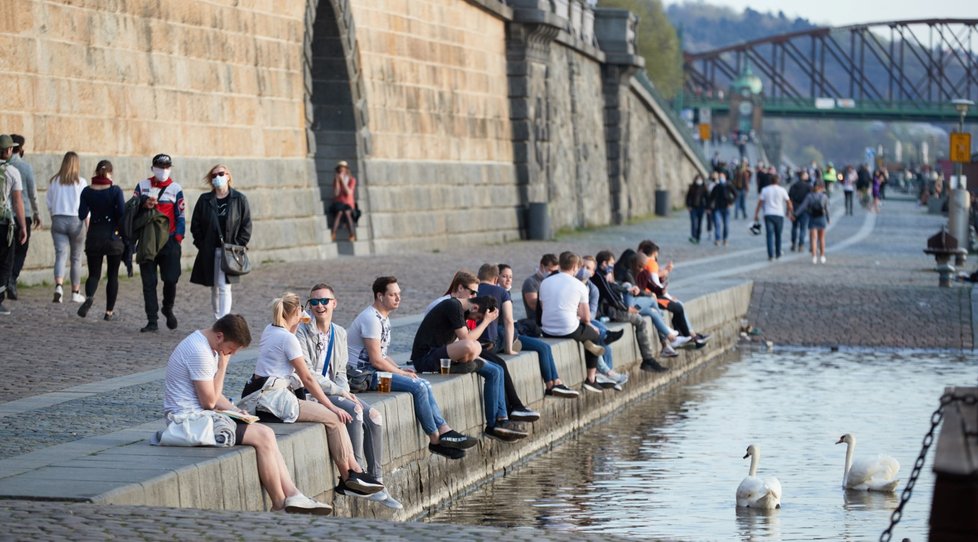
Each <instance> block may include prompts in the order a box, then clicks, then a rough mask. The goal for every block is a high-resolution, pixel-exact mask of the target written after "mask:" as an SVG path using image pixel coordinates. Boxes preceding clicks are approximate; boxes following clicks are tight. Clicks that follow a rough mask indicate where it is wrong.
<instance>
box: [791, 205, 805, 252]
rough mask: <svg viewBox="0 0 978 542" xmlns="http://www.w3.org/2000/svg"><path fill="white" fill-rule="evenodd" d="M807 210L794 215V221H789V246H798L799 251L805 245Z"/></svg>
mask: <svg viewBox="0 0 978 542" xmlns="http://www.w3.org/2000/svg"><path fill="white" fill-rule="evenodd" d="M808 218H809V215H808V211H805V212H804V213H802V214H800V215H795V221H794V222H792V223H791V246H793V247H794V246H796V247H798V250H799V251H800V250H801V249H802V248H804V247H805V237H807V236H808Z"/></svg>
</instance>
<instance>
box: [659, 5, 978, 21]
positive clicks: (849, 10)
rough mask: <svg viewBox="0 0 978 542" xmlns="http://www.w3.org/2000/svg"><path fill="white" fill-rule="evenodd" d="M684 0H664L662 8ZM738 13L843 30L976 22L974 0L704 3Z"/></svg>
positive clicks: (977, 13) (976, 11)
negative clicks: (898, 24)
mask: <svg viewBox="0 0 978 542" xmlns="http://www.w3.org/2000/svg"><path fill="white" fill-rule="evenodd" d="M684 1H686V0H680V1H678V2H677V1H676V0H665V2H664V3H665V4H666V5H669V4H676V3H683V2H684ZM706 3H709V4H715V5H720V6H727V7H730V8H732V9H734V10H735V11H737V12H741V11H743V10H744V9H745V8H747V7H750V8H752V9H754V10H755V11H760V12H766V11H770V12H773V13H777V12H778V11H784V14H785V16H786V17H790V18H795V17H804V18H806V19H809V20H811V21H812V22H813V23H815V24H828V25H831V26H842V25H847V24H854V23H870V22H877V21H899V20H905V19H978V1H976V0H926V1H925V0H863V1H860V0H817V1H812V0H706Z"/></svg>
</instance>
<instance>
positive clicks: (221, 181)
mask: <svg viewBox="0 0 978 542" xmlns="http://www.w3.org/2000/svg"><path fill="white" fill-rule="evenodd" d="M211 184H212V185H214V188H224V187H225V186H227V184H228V178H227V176H226V175H218V176H217V177H214V178H213V179H211Z"/></svg>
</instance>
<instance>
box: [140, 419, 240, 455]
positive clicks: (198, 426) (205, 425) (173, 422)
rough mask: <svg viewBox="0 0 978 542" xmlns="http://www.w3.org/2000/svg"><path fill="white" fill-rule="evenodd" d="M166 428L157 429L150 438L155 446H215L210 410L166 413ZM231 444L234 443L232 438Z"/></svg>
mask: <svg viewBox="0 0 978 542" xmlns="http://www.w3.org/2000/svg"><path fill="white" fill-rule="evenodd" d="M166 419H167V425H166V429H164V430H162V431H157V432H156V434H155V435H154V436H153V438H152V439H150V442H151V443H152V444H154V445H156V446H217V440H216V439H215V438H214V420H213V419H212V418H211V416H210V412H208V411H206V410H205V411H202V412H194V413H192V414H187V415H174V414H167V416H166ZM231 444H232V445H233V444H234V442H233V439H232V443H231Z"/></svg>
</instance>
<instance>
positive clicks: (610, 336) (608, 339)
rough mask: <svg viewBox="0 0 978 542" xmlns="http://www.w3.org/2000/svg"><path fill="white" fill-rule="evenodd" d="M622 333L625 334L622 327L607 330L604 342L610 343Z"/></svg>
mask: <svg viewBox="0 0 978 542" xmlns="http://www.w3.org/2000/svg"><path fill="white" fill-rule="evenodd" d="M623 335H625V330H624V329H620V330H618V331H609V332H608V334H607V335H605V339H604V343H605V344H611V343H613V342H615V341H617V340H618V339H620V338H622V336H623Z"/></svg>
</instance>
